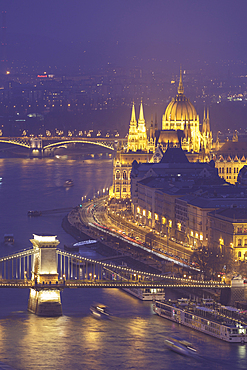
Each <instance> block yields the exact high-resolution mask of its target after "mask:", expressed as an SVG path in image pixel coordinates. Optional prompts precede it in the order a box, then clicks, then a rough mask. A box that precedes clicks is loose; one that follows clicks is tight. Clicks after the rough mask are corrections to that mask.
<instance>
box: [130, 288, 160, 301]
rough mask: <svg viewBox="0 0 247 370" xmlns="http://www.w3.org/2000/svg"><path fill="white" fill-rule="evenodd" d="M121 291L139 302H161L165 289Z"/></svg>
mask: <svg viewBox="0 0 247 370" xmlns="http://www.w3.org/2000/svg"><path fill="white" fill-rule="evenodd" d="M123 290H124V291H125V292H127V293H129V294H131V295H133V296H134V297H136V298H138V299H140V300H141V301H156V300H157V301H163V300H164V299H165V289H162V288H161V289H159V288H123Z"/></svg>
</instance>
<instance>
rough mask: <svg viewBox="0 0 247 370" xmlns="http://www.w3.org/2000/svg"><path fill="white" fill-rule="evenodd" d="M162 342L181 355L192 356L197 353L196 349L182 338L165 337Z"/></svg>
mask: <svg viewBox="0 0 247 370" xmlns="http://www.w3.org/2000/svg"><path fill="white" fill-rule="evenodd" d="M164 344H165V346H166V347H167V348H168V349H170V350H171V351H174V352H176V353H179V354H180V355H183V356H192V357H194V356H197V355H198V353H197V350H196V349H195V348H194V347H193V345H192V344H191V343H189V342H187V340H184V339H179V338H167V339H165V341H164Z"/></svg>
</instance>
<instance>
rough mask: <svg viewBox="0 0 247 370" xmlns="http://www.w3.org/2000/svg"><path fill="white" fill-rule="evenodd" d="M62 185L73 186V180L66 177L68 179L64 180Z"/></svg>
mask: <svg viewBox="0 0 247 370" xmlns="http://www.w3.org/2000/svg"><path fill="white" fill-rule="evenodd" d="M64 186H65V187H66V188H69V187H71V186H74V183H73V181H72V180H71V179H68V180H66V181H65V183H64Z"/></svg>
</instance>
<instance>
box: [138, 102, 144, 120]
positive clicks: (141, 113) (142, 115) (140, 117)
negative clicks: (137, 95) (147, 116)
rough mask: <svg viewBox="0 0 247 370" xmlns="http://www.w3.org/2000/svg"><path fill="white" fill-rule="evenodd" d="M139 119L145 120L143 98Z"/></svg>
mask: <svg viewBox="0 0 247 370" xmlns="http://www.w3.org/2000/svg"><path fill="white" fill-rule="evenodd" d="M138 121H144V114H143V106H142V100H141V105H140V114H139V120H138Z"/></svg>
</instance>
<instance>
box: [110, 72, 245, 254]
mask: <svg viewBox="0 0 247 370" xmlns="http://www.w3.org/2000/svg"><path fill="white" fill-rule="evenodd" d="M156 122H157V118H155V125H153V122H151V126H150V130H149V137H148V136H147V129H146V125H145V118H144V110H143V104H142V102H141V105H140V112H139V119H138V121H137V120H136V116H135V107H134V104H133V106H132V113H131V119H130V125H129V133H128V142H127V146H126V147H121V148H118V151H117V155H116V158H115V159H114V166H113V185H112V187H111V189H110V192H109V200H110V203H109V204H110V205H114V204H115V203H114V200H119V201H120V202H118V205H119V208H121V200H122V201H123V200H126V199H129V200H131V209H132V214H133V217H134V219H135V220H136V222H137V224H139V225H144V226H146V227H147V226H148V227H150V230H155V231H156V232H158V233H161V234H163V235H164V236H165V237H166V238H167V243H168V239H169V238H172V239H174V240H176V241H177V242H179V243H182V244H185V245H186V246H190V247H191V248H192V249H197V248H216V249H217V248H218V249H219V250H220V251H222V253H227V252H229V251H233V252H234V256H235V258H236V259H237V260H245V259H247V236H246V238H245V232H246V233H247V231H246V230H247V228H246V227H245V222H246V221H245V213H244V211H243V210H245V207H246V206H247V192H246V189H245V186H244V179H245V176H244V174H245V170H244V169H245V167H244V165H245V162H246V159H245V155H246V143H245V142H244V141H243V142H242V145H239V144H240V143H238V136H237V134H235V135H234V136H233V139H232V141H229V140H228V141H227V142H225V143H222V142H219V139H217V140H216V142H215V143H213V136H212V132H211V129H210V121H209V111H208V109H207V110H204V117H203V121H202V124H201V125H200V119H199V115H198V114H197V112H196V109H195V108H194V106H193V104H192V103H191V102H190V101H189V99H188V98H186V97H185V95H184V87H183V82H182V72H181V71H180V80H179V86H178V93H177V95H176V97H175V98H173V99H172V101H171V102H170V103H169V104H168V106H167V108H166V110H165V113H164V115H163V116H162V129H161V130H158V128H157V123H156ZM224 153H225V157H224ZM233 153H234V154H233ZM243 153H245V155H244V154H243ZM242 168H243V169H242ZM241 169H242V171H241ZM243 171H244V172H243ZM239 174H240V175H241V174H242V177H241V176H238V175H239ZM233 184H236V185H233ZM234 210H236V212H234ZM240 213H241V217H240ZM238 214H239V216H238ZM219 220H224V222H223V221H222V222H221V223H220V221H219ZM227 223H228V226H226V225H227ZM216 225H218V226H216ZM229 225H230V226H229ZM246 235H247V234H246Z"/></svg>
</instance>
